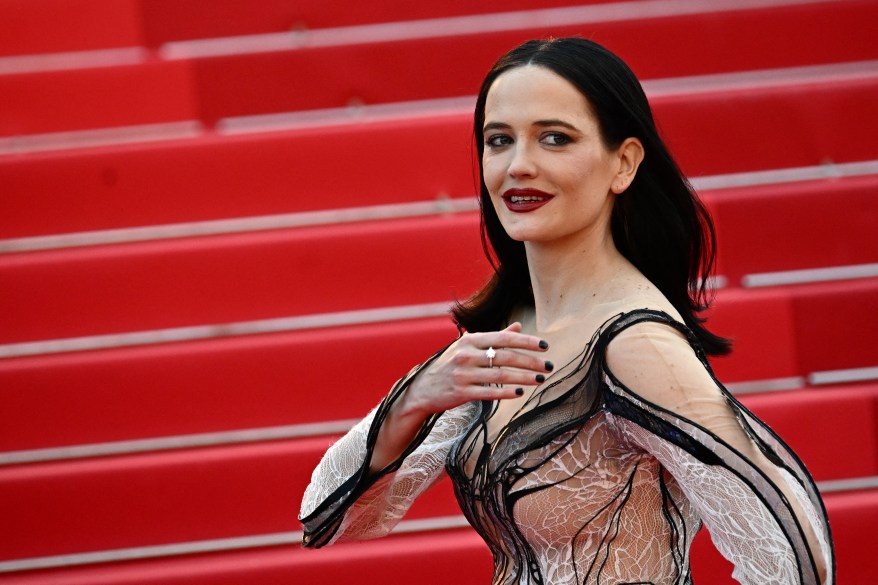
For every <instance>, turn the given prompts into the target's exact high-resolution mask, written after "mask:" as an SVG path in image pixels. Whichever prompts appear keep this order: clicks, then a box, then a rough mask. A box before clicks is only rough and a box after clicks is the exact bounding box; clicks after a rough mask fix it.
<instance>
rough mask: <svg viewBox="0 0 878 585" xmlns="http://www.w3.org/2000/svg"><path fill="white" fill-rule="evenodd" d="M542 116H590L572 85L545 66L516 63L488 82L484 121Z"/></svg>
mask: <svg viewBox="0 0 878 585" xmlns="http://www.w3.org/2000/svg"><path fill="white" fill-rule="evenodd" d="M546 117H549V118H562V119H563V118H567V117H569V118H588V119H591V118H592V111H591V106H590V105H589V103H588V100H586V99H585V96H584V95H583V94H582V93H581V92H580V91H579V89H577V88H576V86H574V85H573V84H572V83H570V82H569V81H567V80H566V79H564V78H563V77H561V76H560V75H558V74H557V73H555V72H554V71H552V70H550V69H547V68H545V67H540V66H537V65H525V66H523V67H516V68H514V69H510V70H509V71H506V72H505V73H502V74H501V75H500V76H499V77H497V79H495V80H494V83H493V84H491V87H490V89H489V90H488V95H487V99H486V101H485V122H486V123H487V122H491V121H504V122H508V121H510V120H516V121H526V120H527V119H528V118H533V119H543V118H546ZM498 118H502V120H498Z"/></svg>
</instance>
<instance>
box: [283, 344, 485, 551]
mask: <svg viewBox="0 0 878 585" xmlns="http://www.w3.org/2000/svg"><path fill="white" fill-rule="evenodd" d="M437 355H438V354H437ZM434 357H435V356H434ZM427 363H429V361H428V362H427ZM424 365H426V364H424ZM422 367H423V365H422V366H420V367H419V368H416V369H415V370H413V371H412V372H411V373H410V374H409V375H408V376H406V377H405V378H403V379H402V380H400V381H399V382H398V383H397V384H396V385H395V386H394V388H393V389H392V390H391V392H390V394H388V396H387V397H386V398H385V399H384V400H383V401H382V402H381V404H380V405H379V406H378V407H377V408H375V409H374V410H373V411H372V412H370V413H369V415H368V416H366V418H364V419H363V420H362V421H360V422H359V423H358V424H357V425H355V426H354V428H353V429H351V430H350V431H349V432H348V433H347V434H346V435H345V436H344V437H342V438H341V439H340V440H339V441H338V442H336V443H335V444H334V445H332V446H331V447H330V448H329V450H328V451H327V452H326V454H325V455H324V456H323V459H322V460H321V461H320V464H319V465H318V466H317V468H316V469H315V470H314V472H313V474H312V477H311V483H310V485H309V486H308V488H307V489H306V490H305V495H304V498H303V500H302V508H301V512H300V514H299V519H300V520H301V522H302V524H303V526H304V530H305V535H304V539H303V544H304V545H305V546H307V547H314V548H317V547H321V546H325V545H327V544H331V543H333V542H335V541H336V540H339V539H340V538H349V539H367V538H376V537H378V536H383V535H385V534H387V533H388V532H390V530H391V529H392V528H393V527H394V526H396V524H397V523H398V522H399V520H400V519H401V518H402V516H403V515H404V514H405V512H406V511H407V510H408V509H409V507H410V506H411V504H412V502H414V500H415V498H417V497H418V496H419V495H420V494H421V493H423V492H424V491H425V490H426V489H427V488H428V487H430V486H431V485H432V484H433V483H435V481H436V480H437V479H438V478H439V477H440V476H441V474H442V472H443V470H444V464H445V458H446V456H447V454H448V451H449V449H450V448H451V445H452V444H453V443H454V441H455V440H457V438H458V437H459V436H460V435H461V434H462V433H463V432H465V431H466V430H467V429H468V428H469V426H470V425H471V424H472V422H473V419H474V417H475V416H476V414H477V412H478V405H477V404H475V403H470V404H465V405H462V406H460V407H458V408H455V409H453V410H449V411H447V412H444V413H442V414H441V415H439V414H437V415H434V416H432V417H431V418H429V419H427V420H426V421H425V422H424V424H423V425H422V426H421V428H420V430H419V431H418V433H417V435H416V436H415V438H414V440H413V441H412V443H411V444H410V445H409V446H408V447H407V448H406V450H405V451H404V452H403V453H402V454H401V455H400V457H399V458H397V460H396V461H394V462H392V463H391V464H390V465H388V466H387V467H385V468H384V469H382V470H381V471H380V472H378V473H371V474H370V473H369V463H370V459H371V456H372V450H373V447H374V444H375V439H376V437H377V435H378V429H379V428H380V425H381V424H382V423H383V421H384V418H385V417H386V413H387V411H388V409H389V408H390V407H391V406H392V405H393V403H394V402H395V401H396V399H397V398H398V397H399V396H400V395H401V394H402V393H403V392H404V391H405V389H406V388H407V387H408V385H409V383H410V382H411V380H412V379H413V378H414V376H415V375H417V372H418V371H420V368H422Z"/></svg>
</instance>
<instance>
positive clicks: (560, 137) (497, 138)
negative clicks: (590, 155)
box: [485, 131, 573, 149]
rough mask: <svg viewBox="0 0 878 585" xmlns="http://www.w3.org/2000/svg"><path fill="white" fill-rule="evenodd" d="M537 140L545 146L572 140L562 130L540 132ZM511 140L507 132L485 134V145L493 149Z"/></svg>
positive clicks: (562, 143) (557, 144)
mask: <svg viewBox="0 0 878 585" xmlns="http://www.w3.org/2000/svg"><path fill="white" fill-rule="evenodd" d="M539 141H540V143H541V144H545V145H546V146H566V145H567V144H570V143H572V142H573V138H571V137H570V136H569V135H568V134H565V133H564V132H556V131H553V132H545V133H543V134H541V135H540V137H539ZM513 142H514V139H513V138H512V136H510V135H508V134H489V135H487V136H485V146H487V147H489V148H493V149H497V148H503V147H504V146H509V145H510V144H512V143H513Z"/></svg>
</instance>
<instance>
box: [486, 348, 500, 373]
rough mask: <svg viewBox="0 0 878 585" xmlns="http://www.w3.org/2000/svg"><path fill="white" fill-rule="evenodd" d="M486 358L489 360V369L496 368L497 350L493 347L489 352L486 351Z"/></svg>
mask: <svg viewBox="0 0 878 585" xmlns="http://www.w3.org/2000/svg"><path fill="white" fill-rule="evenodd" d="M485 357H486V358H488V367H489V368H493V367H494V358H495V357H497V350H495V349H494V348H493V347H489V348H488V349H487V351H485Z"/></svg>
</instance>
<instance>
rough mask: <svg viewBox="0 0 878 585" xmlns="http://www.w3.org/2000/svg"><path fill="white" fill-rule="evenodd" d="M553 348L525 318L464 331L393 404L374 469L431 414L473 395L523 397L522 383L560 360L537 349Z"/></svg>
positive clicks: (539, 378) (375, 454) (379, 439)
mask: <svg viewBox="0 0 878 585" xmlns="http://www.w3.org/2000/svg"><path fill="white" fill-rule="evenodd" d="M548 348H549V344H548V343H546V342H545V341H543V340H541V339H540V338H539V337H534V336H533V335H524V334H523V333H521V323H513V324H512V325H510V326H509V327H507V328H506V329H503V330H502V331H491V332H485V333H471V334H470V333H468V334H465V335H463V336H462V337H461V338H460V339H458V340H457V341H456V342H454V343H453V344H452V345H450V346H449V347H448V349H446V350H445V352H444V353H443V354H442V355H441V356H439V357H438V358H436V360H434V361H433V363H431V364H430V365H429V366H428V367H426V368H424V369H423V370H421V371H420V372H418V374H417V375H416V376H415V379H414V380H413V381H412V383H411V385H410V386H409V387H408V388H407V389H406V390H405V392H404V393H403V394H402V396H400V397H399V399H398V400H397V401H396V402H395V403H394V404H393V406H392V407H391V408H390V410H389V412H388V415H387V418H386V419H385V421H384V424H382V425H381V430H380V431H379V433H378V437H377V438H376V441H375V447H374V449H373V452H372V459H371V460H370V462H369V469H370V472H373V473H374V472H377V471H379V470H381V469H383V468H384V467H385V466H387V465H389V464H390V462H392V461H394V460H395V459H396V458H397V457H399V455H400V454H401V453H402V452H403V450H404V449H405V447H406V446H407V445H408V444H409V443H411V441H412V439H413V438H414V436H415V434H416V433H417V431H418V429H419V428H420V427H421V425H422V424H423V423H424V421H425V420H426V419H427V418H428V417H429V416H430V415H431V414H434V413H437V412H444V411H446V410H451V409H452V408H455V407H457V406H460V405H461V404H464V403H467V402H470V401H473V400H500V399H504V398H517V397H519V396H522V395H523V394H524V389H523V388H522V386H534V385H536V384H540V383H542V382H543V381H544V380H545V374H546V372H551V371H552V369H553V368H554V366H553V365H552V363H551V362H548V361H546V360H545V359H541V358H540V356H538V355H534V354H532V353H531V352H544V351H546V350H547V349H548ZM489 349H492V350H493V352H489V351H488V350H489ZM491 355H493V357H489V356H491Z"/></svg>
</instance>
